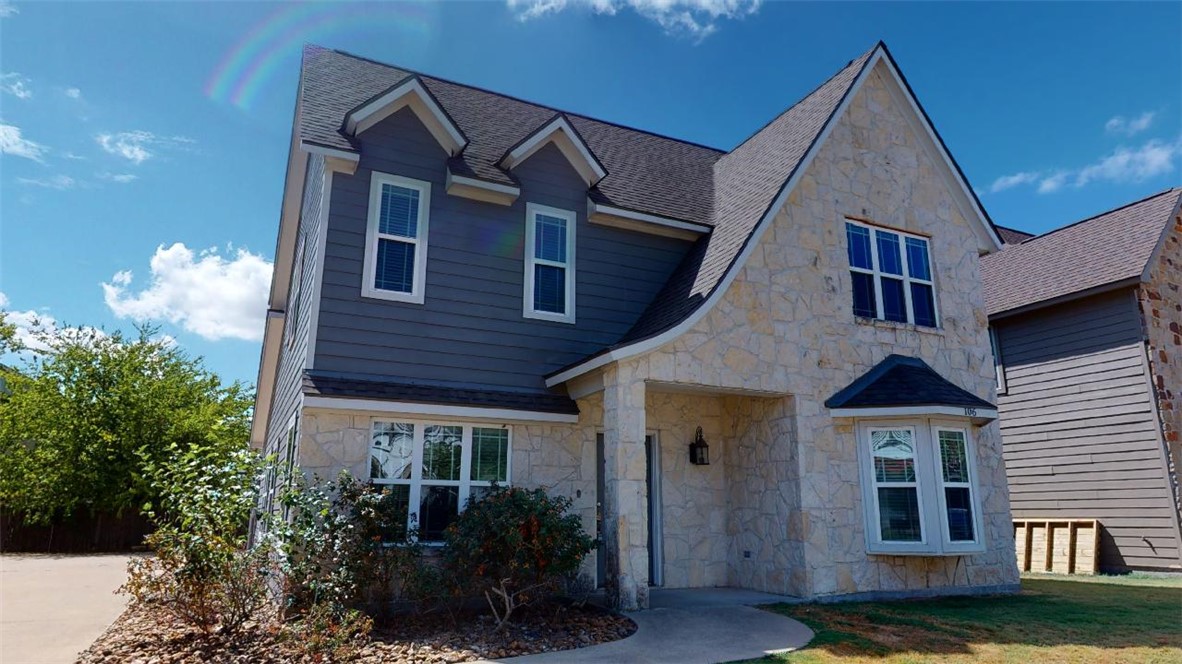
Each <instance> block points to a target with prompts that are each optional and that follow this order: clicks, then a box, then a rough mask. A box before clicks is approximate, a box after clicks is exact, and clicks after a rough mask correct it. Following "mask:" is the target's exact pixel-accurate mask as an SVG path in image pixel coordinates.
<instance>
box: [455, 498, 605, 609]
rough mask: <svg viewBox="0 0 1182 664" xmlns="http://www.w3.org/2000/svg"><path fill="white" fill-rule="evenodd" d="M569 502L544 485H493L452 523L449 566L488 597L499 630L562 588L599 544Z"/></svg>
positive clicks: (463, 583) (462, 582)
mask: <svg viewBox="0 0 1182 664" xmlns="http://www.w3.org/2000/svg"><path fill="white" fill-rule="evenodd" d="M570 505H571V501H570V499H569V498H565V497H551V496H548V495H546V492H545V491H543V490H541V489H534V490H526V489H521V488H514V487H508V488H506V487H493V489H492V490H491V491H490V492H489V493H488V494H487V495H485V496H484V497H483V498H482V499H480V500H476V501H473V502H470V503H469V504H468V506H467V508H466V509H465V510H464V511H463V512H462V513H460V515H459V516H458V517H456V519H455V520H454V521H453V522H452V523H451V525H449V526H448V527H447V530H446V531H445V533H444V538H445V542H446V546H445V547H444V549H443V561H444V568H445V570H446V572H447V573H448V575H449V576H450V577H451V581H452V583H454V584H456V585H457V587H459V588H462V589H464V590H466V591H469V592H473V593H476V594H482V595H483V596H484V598H485V600H486V601H487V602H488V605H489V607H490V608H491V609H492V612H493V616H494V617H495V618H496V619H497V627H498V629H499V628H503V627H504V626H505V624H506V623H507V622H508V620H509V618H510V616H511V615H512V614H513V612H514V611H515V610H517V609H518V608H519V607H521V606H524V605H526V604H529V603H531V602H534V601H537V600H539V599H543V598H546V597H549V596H551V595H553V594H554V593H555V592H557V591H558V590H559V589H560V588H561V586H562V583H563V581H564V580H565V579H566V578H568V577H570V576H572V575H573V574H575V573H576V572H577V571H578V569H579V565H580V564H581V563H582V561H583V558H584V556H586V555H587V554H588V553H590V552H591V550H592V549H593V548H594V546H595V544H594V540H592V539H591V537H589V536H588V535H587V533H586V532H584V531H583V525H582V522H581V520H580V518H579V517H578V515H575V514H568V513H567V511H568V510H569V509H570Z"/></svg>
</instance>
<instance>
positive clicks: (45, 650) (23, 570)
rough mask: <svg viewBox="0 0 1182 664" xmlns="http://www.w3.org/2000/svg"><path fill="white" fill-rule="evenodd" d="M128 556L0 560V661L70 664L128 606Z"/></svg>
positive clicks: (7, 663)
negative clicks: (123, 590)
mask: <svg viewBox="0 0 1182 664" xmlns="http://www.w3.org/2000/svg"><path fill="white" fill-rule="evenodd" d="M127 560H128V557H127V556H126V555H95V556H55V555H7V554H6V555H3V556H0V663H3V664H50V663H52V664H59V663H62V664H68V663H70V662H73V661H74V659H75V658H76V657H77V655H78V653H79V652H81V651H83V650H85V649H86V648H87V647H88V646H90V644H91V643H92V642H94V640H95V639H97V638H98V637H99V635H100V634H102V633H103V632H104V631H105V630H106V629H107V627H109V626H110V624H111V623H112V622H114V620H115V618H118V617H119V614H120V613H122V612H123V609H124V607H125V606H127V597H126V596H125V595H116V594H115V589H116V588H118V587H119V586H121V585H122V584H123V581H124V580H125V579H126V578H127Z"/></svg>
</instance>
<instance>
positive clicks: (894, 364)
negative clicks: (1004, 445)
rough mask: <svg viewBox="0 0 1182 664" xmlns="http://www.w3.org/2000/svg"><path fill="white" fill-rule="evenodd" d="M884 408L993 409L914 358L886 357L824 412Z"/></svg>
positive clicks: (833, 398) (831, 399) (835, 397)
mask: <svg viewBox="0 0 1182 664" xmlns="http://www.w3.org/2000/svg"><path fill="white" fill-rule="evenodd" d="M885 406H955V407H958V408H959V407H966V408H995V406H994V405H993V404H991V403H989V402H988V401H986V400H984V399H981V398H979V397H977V396H976V395H974V394H972V393H971V392H968V391H966V390H963V389H961V388H959V387H957V386H956V385H954V384H953V383H952V382H950V381H949V380H948V379H947V378H944V377H943V376H941V375H940V374H938V373H936V370H935V369H932V368H931V367H929V366H928V365H927V363H926V362H924V361H923V360H921V359H919V358H917V357H907V356H905V355H889V356H887V358H886V359H885V360H883V361H882V362H879V363H878V364H876V365H874V367H873V368H871V369H870V371H867V372H866V373H864V374H862V375H861V376H860V377H859V378H858V379H857V380H855V381H854V382H852V383H850V384H849V385H848V386H846V387H845V388H843V389H842V390H841V391H839V392H838V393H837V394H834V395H833V396H831V397H829V399H827V400H826V401H825V407H826V408H874V407H885Z"/></svg>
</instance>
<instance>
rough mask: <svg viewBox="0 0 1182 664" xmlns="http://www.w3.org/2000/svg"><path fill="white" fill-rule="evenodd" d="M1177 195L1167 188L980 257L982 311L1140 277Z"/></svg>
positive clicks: (1003, 309) (1014, 306)
mask: <svg viewBox="0 0 1182 664" xmlns="http://www.w3.org/2000/svg"><path fill="white" fill-rule="evenodd" d="M1180 196H1182V188H1175V189H1168V190H1166V191H1163V192H1161V193H1159V194H1155V195H1153V196H1150V197H1149V198H1146V199H1143V200H1140V201H1137V202H1135V203H1130V204H1128V205H1125V206H1124V207H1120V208H1117V209H1115V210H1111V211H1109V212H1105V213H1103V214H1101V215H1098V216H1095V217H1092V218H1090V219H1085V220H1083V221H1079V222H1076V223H1074V224H1071V225H1070V226H1065V227H1063V228H1060V229H1057V230H1054V231H1051V232H1049V233H1045V234H1043V235H1039V236H1037V237H1034V238H1031V239H1028V240H1026V241H1024V242H1022V243H1021V244H1019V245H1014V246H1010V247H1007V248H1006V249H1005V251H999V252H997V253H994V254H989V255H988V256H984V257H982V258H981V273H982V277H983V279H984V282H985V308H986V311H987V312H988V313H989V314H990V315H993V314H999V313H1003V312H1006V311H1011V310H1013V309H1018V308H1021V307H1027V306H1030V305H1035V304H1038V303H1040V302H1044V301H1047V300H1052V299H1056V298H1060V297H1064V296H1067V295H1072V294H1075V293H1079V292H1082V291H1086V290H1090V289H1092V288H1098V287H1100V286H1106V285H1108V284H1113V283H1117V282H1120V281H1125V280H1128V279H1133V278H1137V277H1140V276H1141V274H1142V273H1143V272H1144V270H1145V265H1146V263H1148V261H1149V258H1150V256H1151V255H1152V254H1153V251H1154V249H1155V248H1156V247H1157V244H1158V240H1160V239H1161V236H1162V233H1163V231H1164V229H1165V227H1166V225H1167V223H1168V222H1169V220H1170V218H1171V216H1172V215H1173V214H1174V213H1175V212H1176V211H1177V209H1178V204H1179V197H1180Z"/></svg>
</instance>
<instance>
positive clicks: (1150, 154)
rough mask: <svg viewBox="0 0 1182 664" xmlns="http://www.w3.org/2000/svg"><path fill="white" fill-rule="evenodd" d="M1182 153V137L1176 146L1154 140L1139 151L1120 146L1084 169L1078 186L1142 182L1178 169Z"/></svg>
mask: <svg viewBox="0 0 1182 664" xmlns="http://www.w3.org/2000/svg"><path fill="white" fill-rule="evenodd" d="M1180 153H1182V138H1180V139H1179V140H1176V141H1174V142H1173V143H1166V142H1164V141H1160V140H1157V139H1153V140H1151V141H1149V142H1147V143H1145V144H1144V145H1142V146H1141V147H1139V148H1135V149H1134V148H1127V147H1123V146H1122V147H1119V148H1117V149H1116V150H1114V151H1113V152H1112V154H1110V155H1108V156H1106V157H1103V158H1101V159H1100V160H1099V161H1097V162H1096V163H1094V164H1092V165H1090V166H1086V167H1084V168H1082V169H1080V171H1079V173H1078V174H1077V175H1076V176H1075V186H1077V187H1082V186H1084V185H1086V184H1088V183H1089V182H1094V181H1096V180H1107V181H1109V182H1140V181H1142V180H1147V179H1149V178H1151V177H1155V176H1158V175H1162V174H1163V173H1169V172H1170V171H1172V170H1174V159H1175V158H1176V157H1177V156H1178V155H1179V154H1180Z"/></svg>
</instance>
